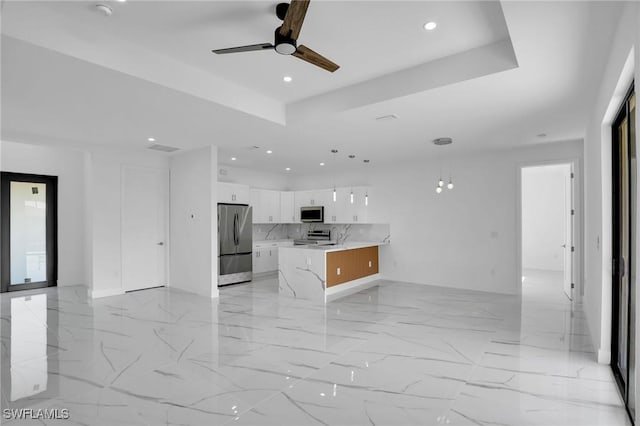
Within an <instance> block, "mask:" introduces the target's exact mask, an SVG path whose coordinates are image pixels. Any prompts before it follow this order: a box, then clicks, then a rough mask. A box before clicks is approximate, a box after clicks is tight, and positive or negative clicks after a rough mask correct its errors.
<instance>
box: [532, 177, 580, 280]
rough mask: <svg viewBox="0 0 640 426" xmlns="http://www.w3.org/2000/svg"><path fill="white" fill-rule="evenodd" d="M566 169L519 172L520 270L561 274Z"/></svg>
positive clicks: (562, 264)
mask: <svg viewBox="0 0 640 426" xmlns="http://www.w3.org/2000/svg"><path fill="white" fill-rule="evenodd" d="M569 173H570V168H569V165H554V166H537V167H526V168H523V169H522V267H523V268H524V269H543V270H549V271H563V270H564V249H563V248H562V245H563V244H564V243H565V222H566V218H565V183H566V182H565V181H566V178H567V175H568V174H569Z"/></svg>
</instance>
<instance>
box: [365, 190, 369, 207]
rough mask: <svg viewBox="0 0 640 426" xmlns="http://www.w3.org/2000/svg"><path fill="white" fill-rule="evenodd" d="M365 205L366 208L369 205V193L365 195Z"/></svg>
mask: <svg viewBox="0 0 640 426" xmlns="http://www.w3.org/2000/svg"><path fill="white" fill-rule="evenodd" d="M364 205H365V206H368V205H369V193H368V192H367V193H366V194H364Z"/></svg>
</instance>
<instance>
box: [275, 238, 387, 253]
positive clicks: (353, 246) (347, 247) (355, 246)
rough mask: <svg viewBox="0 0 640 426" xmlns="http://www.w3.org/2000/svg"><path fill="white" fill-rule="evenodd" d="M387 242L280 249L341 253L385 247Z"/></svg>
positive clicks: (308, 245)
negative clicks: (365, 248) (343, 251)
mask: <svg viewBox="0 0 640 426" xmlns="http://www.w3.org/2000/svg"><path fill="white" fill-rule="evenodd" d="M387 244H389V242H387V241H385V242H380V241H378V242H374V241H354V242H346V243H343V244H333V245H315V244H303V245H294V246H288V247H280V248H281V249H282V250H314V251H323V252H325V253H327V252H331V251H342V250H351V249H358V248H363V247H373V246H386V245H387Z"/></svg>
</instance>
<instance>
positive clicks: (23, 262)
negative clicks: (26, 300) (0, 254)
mask: <svg viewBox="0 0 640 426" xmlns="http://www.w3.org/2000/svg"><path fill="white" fill-rule="evenodd" d="M10 188H11V192H10V195H9V196H10V204H11V215H10V223H11V229H10V232H11V281H10V284H11V285H18V284H28V283H37V282H44V281H47V214H46V213H47V199H46V194H47V185H46V184H44V183H35V182H11V184H10Z"/></svg>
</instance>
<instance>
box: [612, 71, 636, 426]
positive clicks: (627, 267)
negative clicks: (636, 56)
mask: <svg viewBox="0 0 640 426" xmlns="http://www.w3.org/2000/svg"><path fill="white" fill-rule="evenodd" d="M634 93H635V89H634V84H633V83H632V84H631V87H630V88H629V90H628V92H627V94H626V95H625V97H624V101H623V103H622V105H621V106H620V109H619V110H618V112H617V114H616V118H615V120H614V122H613V123H612V126H611V140H612V150H611V154H612V155H611V161H612V164H611V165H612V188H611V190H612V222H613V223H612V235H611V236H612V249H613V250H612V266H613V268H612V286H611V287H612V288H611V290H612V310H611V369H612V371H613V376H614V378H615V381H616V384H617V385H618V389H619V390H620V393H621V394H622V398H623V400H624V403H625V408H626V410H627V413H628V414H629V417H630V419H631V421H632V423H635V419H634V417H635V415H634V414H635V413H634V412H632V411H635V407H633V409H631V407H630V402H629V396H630V389H629V387H630V379H632V378H631V377H630V367H633V368H632V369H633V370H635V365H634V366H630V365H629V362H630V360H632V359H633V358H632V357H631V355H632V354H631V351H632V350H634V349H635V345H634V343H635V342H634V339H633V338H632V337H633V336H631V333H633V332H634V331H635V327H634V326H635V324H632V323H631V321H632V318H635V316H636V314H635V313H632V312H630V308H631V307H632V304H631V300H630V298H631V297H633V295H635V285H636V283H635V282H633V281H632V277H633V274H630V272H631V270H632V268H635V267H636V265H635V264H634V263H633V262H634V258H635V253H633V250H636V247H632V246H631V241H633V239H632V235H631V234H632V233H633V232H634V231H635V227H636V226H637V224H635V217H633V213H634V212H632V211H631V210H630V209H631V208H632V206H631V196H629V200H627V203H628V205H627V210H626V211H622V208H621V201H622V197H623V196H624V195H625V194H622V170H621V167H622V164H621V161H622V158H621V155H622V154H621V141H620V137H619V135H618V129H619V128H620V126H621V124H622V122H623V121H624V120H625V119H627V128H626V133H627V139H628V140H627V144H628V147H627V155H628V156H627V158H626V168H627V171H628V174H629V175H628V176H627V179H628V181H627V187H628V190H629V194H630V193H631V191H633V190H635V189H636V188H635V187H633V186H632V185H631V181H632V178H633V177H632V176H631V173H632V172H631V167H630V166H631V164H630V163H631V156H632V152H631V148H633V149H635V148H636V146H635V143H636V141H631V140H630V136H631V134H630V125H631V120H629V117H630V110H629V102H630V99H631V97H632V95H633V94H634ZM634 155H635V153H634ZM625 214H626V215H629V219H628V220H629V229H627V232H628V235H625V236H623V235H621V234H622V232H621V231H622V224H621V219H622V215H625ZM624 237H626V238H627V239H628V241H629V253H622V252H621V249H620V241H621V240H620V239H621V238H624ZM623 256H626V259H627V260H626V262H623V261H622V260H621V259H622V257H623ZM624 263H626V264H624ZM623 271H624V274H623ZM623 276H627V279H628V281H629V284H628V287H629V289H628V292H627V300H621V299H620V286H621V282H622V278H623ZM621 309H624V310H627V316H626V320H627V321H626V324H624V325H625V326H626V330H627V336H626V342H625V343H626V351H625V356H626V360H627V368H626V371H621V370H620V369H619V368H618V365H617V359H618V356H619V355H620V353H621V350H620V349H621V348H620V344H621V342H620V341H619V339H618V337H619V336H618V334H619V333H618V332H619V327H620V326H621V324H620V310H621ZM632 346H633V347H632ZM633 362H634V364H635V360H634V361H633Z"/></svg>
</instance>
